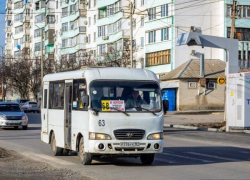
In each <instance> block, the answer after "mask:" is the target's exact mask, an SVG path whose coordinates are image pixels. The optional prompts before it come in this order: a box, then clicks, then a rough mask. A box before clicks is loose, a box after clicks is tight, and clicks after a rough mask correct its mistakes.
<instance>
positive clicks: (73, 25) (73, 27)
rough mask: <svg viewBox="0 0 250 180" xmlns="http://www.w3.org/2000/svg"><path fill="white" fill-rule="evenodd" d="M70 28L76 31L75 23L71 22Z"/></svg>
mask: <svg viewBox="0 0 250 180" xmlns="http://www.w3.org/2000/svg"><path fill="white" fill-rule="evenodd" d="M69 26H70V30H74V29H75V21H71V22H69Z"/></svg>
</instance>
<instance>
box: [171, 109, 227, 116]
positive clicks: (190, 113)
mask: <svg viewBox="0 0 250 180" xmlns="http://www.w3.org/2000/svg"><path fill="white" fill-rule="evenodd" d="M214 113H224V111H223V110H217V111H216V110H215V111H212V110H211V111H202V110H201V111H177V112H175V113H173V114H174V115H194V114H197V115H202V114H204V115H206V114H214Z"/></svg>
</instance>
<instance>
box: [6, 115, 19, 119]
mask: <svg viewBox="0 0 250 180" xmlns="http://www.w3.org/2000/svg"><path fill="white" fill-rule="evenodd" d="M6 119H7V120H21V119H22V116H6Z"/></svg>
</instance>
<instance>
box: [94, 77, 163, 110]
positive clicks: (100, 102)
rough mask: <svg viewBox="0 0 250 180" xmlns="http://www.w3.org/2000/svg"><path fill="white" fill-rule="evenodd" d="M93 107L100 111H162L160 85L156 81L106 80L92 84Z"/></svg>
mask: <svg viewBox="0 0 250 180" xmlns="http://www.w3.org/2000/svg"><path fill="white" fill-rule="evenodd" d="M90 98H91V108H93V109H95V110H98V111H104V112H105V111H109V112H110V111H116V112H117V111H126V112H131V111H141V112H159V111H161V98H160V88H159V85H158V84H157V83H156V82H154V81H108V80H106V81H104V80H96V81H93V82H92V83H91V84H90Z"/></svg>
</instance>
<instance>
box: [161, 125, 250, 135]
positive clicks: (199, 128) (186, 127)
mask: <svg viewBox="0 0 250 180" xmlns="http://www.w3.org/2000/svg"><path fill="white" fill-rule="evenodd" d="M164 127H171V128H180V129H191V130H198V131H212V132H223V131H222V130H220V129H217V128H202V127H193V126H183V125H175V124H164ZM248 133H250V131H249V132H248Z"/></svg>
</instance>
